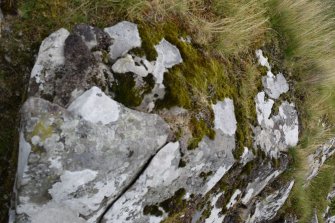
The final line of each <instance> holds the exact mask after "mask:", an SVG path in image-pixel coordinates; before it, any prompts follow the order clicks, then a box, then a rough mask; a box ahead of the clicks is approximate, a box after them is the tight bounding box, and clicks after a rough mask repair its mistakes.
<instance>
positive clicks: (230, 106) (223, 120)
mask: <svg viewBox="0 0 335 223" xmlns="http://www.w3.org/2000/svg"><path fill="white" fill-rule="evenodd" d="M212 108H213V111H214V116H215V117H214V125H215V129H219V130H221V131H222V132H223V133H224V134H226V135H229V136H233V135H234V134H235V132H236V129H237V122H236V118H235V113H234V103H233V100H231V99H229V98H226V99H225V100H224V101H223V102H222V101H219V102H218V103H216V104H215V105H212Z"/></svg>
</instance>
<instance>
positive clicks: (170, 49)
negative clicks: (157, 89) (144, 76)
mask: <svg viewBox="0 0 335 223" xmlns="http://www.w3.org/2000/svg"><path fill="white" fill-rule="evenodd" d="M155 49H156V51H157V54H158V56H157V59H156V63H155V68H154V71H153V75H154V77H155V78H156V83H157V84H162V83H163V80H164V73H165V72H166V71H167V69H168V68H172V67H173V66H175V65H177V64H180V63H182V62H183V59H182V57H181V55H180V52H179V49H178V48H177V47H176V46H174V45H173V44H171V43H170V42H168V41H167V40H165V39H162V40H161V41H160V42H159V44H157V45H156V46H155Z"/></svg>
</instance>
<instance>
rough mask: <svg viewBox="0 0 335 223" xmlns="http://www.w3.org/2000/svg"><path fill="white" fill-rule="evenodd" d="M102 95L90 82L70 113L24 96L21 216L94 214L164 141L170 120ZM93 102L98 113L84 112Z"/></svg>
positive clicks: (27, 219)
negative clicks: (94, 115)
mask: <svg viewBox="0 0 335 223" xmlns="http://www.w3.org/2000/svg"><path fill="white" fill-rule="evenodd" d="M97 94H98V95H97ZM106 97H107V96H106V95H104V93H102V92H101V91H100V90H98V89H97V88H93V89H91V90H90V91H88V92H86V93H84V95H82V96H80V97H79V98H78V99H77V100H78V101H77V100H76V101H74V102H73V106H70V107H71V108H72V109H71V110H72V111H73V112H74V113H72V112H70V111H67V110H65V109H63V108H61V107H60V106H57V105H55V104H51V103H49V102H47V101H44V100H43V99H39V98H30V99H29V100H28V101H27V102H26V103H25V105H24V107H23V109H22V114H23V122H22V130H21V143H20V157H19V160H20V162H19V170H18V180H17V191H18V200H17V210H16V211H17V221H18V222H30V221H33V220H34V219H39V222H43V221H44V222H45V221H48V219H45V218H44V217H48V213H49V212H50V214H53V213H58V214H60V215H63V217H66V216H68V219H67V221H64V222H82V221H83V219H84V220H85V221H87V222H95V220H96V219H97V218H98V217H99V216H100V215H101V213H102V212H103V211H104V208H106V207H107V205H108V204H109V203H110V202H112V201H113V200H114V199H115V198H116V197H117V196H118V195H120V194H121V193H122V191H123V190H124V189H125V188H126V187H127V185H129V184H130V182H132V180H134V179H135V178H136V177H137V174H138V173H140V171H141V169H142V168H143V167H144V165H145V164H146V162H147V161H148V160H149V159H150V157H151V156H153V155H154V154H155V153H156V152H157V151H158V150H159V149H160V147H162V146H163V145H164V144H165V142H166V140H167V138H168V135H169V127H168V126H167V124H165V122H164V121H163V120H162V119H161V118H159V117H158V116H157V115H149V114H144V113H140V112H136V111H132V110H130V109H127V108H125V107H123V106H122V105H120V104H117V105H115V104H112V109H110V108H111V104H110V103H111V99H107V98H106ZM85 99H86V100H85ZM95 100H97V101H95ZM97 102H98V103H97ZM114 103H115V102H114ZM97 105H98V106H97ZM90 106H92V107H91V111H92V112H94V113H95V114H101V116H102V117H100V118H99V117H94V118H93V119H92V118H91V116H87V115H88V114H87V113H86V111H88V110H89V107H90ZM104 106H106V107H104ZM116 108H117V109H116ZM83 110H84V111H85V112H83V113H82V112H81V111H83ZM117 111H118V112H119V114H118V115H117V116H116V115H115V112H117ZM105 112H106V113H107V112H109V113H110V117H112V121H111V120H110V119H109V118H108V117H107V115H106V114H105V116H103V114H104V113H105ZM76 113H77V114H78V115H80V116H82V117H83V118H81V117H80V116H77V115H76ZM106 117H107V121H106ZM96 118H98V120H97V119H96ZM85 119H86V120H89V121H86V120H85ZM91 121H93V122H91ZM79 216H80V217H79ZM73 219H75V220H73Z"/></svg>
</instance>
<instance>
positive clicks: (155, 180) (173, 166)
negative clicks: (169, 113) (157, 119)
mask: <svg viewBox="0 0 335 223" xmlns="http://www.w3.org/2000/svg"><path fill="white" fill-rule="evenodd" d="M232 109H233V108H232ZM217 115H223V114H222V113H216V116H217ZM224 125H225V123H223V126H224ZM224 128H226V127H225V126H224ZM234 134H235V132H233V134H232V135H227V134H224V133H223V131H222V130H220V129H217V130H216V138H215V139H214V140H210V139H208V138H207V137H205V138H204V139H203V140H202V141H201V142H200V143H199V146H198V148H197V149H195V150H192V151H190V150H188V151H185V154H183V160H184V161H185V162H186V164H185V166H184V167H180V166H179V163H180V160H181V154H180V151H179V143H174V144H172V143H171V144H169V145H167V146H165V147H164V148H163V149H162V150H161V151H160V152H159V153H158V154H157V155H156V156H155V157H154V158H153V160H152V161H151V163H150V164H149V166H148V167H147V169H146V170H145V172H144V173H143V174H142V175H141V176H140V178H139V180H138V181H136V183H135V184H134V185H133V186H132V187H131V188H130V189H129V190H128V191H127V192H126V193H125V194H124V195H123V196H122V197H121V198H120V199H119V200H118V201H117V202H116V203H115V204H113V205H112V207H111V209H110V210H109V211H108V212H107V213H106V215H105V216H104V220H103V222H139V223H141V222H143V223H144V222H161V220H163V219H164V218H166V217H167V215H168V213H166V212H165V211H164V210H163V209H162V210H161V212H162V215H161V216H159V217H157V216H151V215H144V213H143V210H144V208H145V207H146V206H150V205H156V204H157V203H160V202H162V201H164V200H166V199H168V198H170V197H172V196H173V194H174V193H175V192H176V191H178V190H180V189H183V190H185V193H186V195H185V197H184V199H186V200H187V199H189V198H188V197H187V194H195V195H200V196H203V195H205V194H206V193H208V192H209V191H210V190H211V189H212V188H213V187H214V186H215V185H216V184H217V182H218V181H219V180H220V179H221V178H222V177H223V176H224V175H225V174H226V172H227V171H228V170H229V169H230V168H231V167H232V165H233V164H234V163H235V159H234V157H233V154H232V152H233V150H234V148H235V137H234ZM202 172H204V173H208V172H212V175H210V176H209V177H208V178H206V179H203V178H201V176H199V173H202Z"/></svg>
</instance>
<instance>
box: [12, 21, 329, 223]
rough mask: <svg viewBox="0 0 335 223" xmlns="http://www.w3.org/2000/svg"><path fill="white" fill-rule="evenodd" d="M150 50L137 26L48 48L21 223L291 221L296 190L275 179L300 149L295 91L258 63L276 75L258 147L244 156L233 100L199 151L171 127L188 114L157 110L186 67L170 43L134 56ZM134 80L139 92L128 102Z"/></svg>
mask: <svg viewBox="0 0 335 223" xmlns="http://www.w3.org/2000/svg"><path fill="white" fill-rule="evenodd" d="M180 41H184V40H183V39H180ZM141 43H142V41H141V36H140V34H139V31H138V28H137V25H136V24H133V23H130V22H126V21H124V22H120V23H118V24H116V25H115V26H112V27H108V28H105V29H104V30H101V29H99V28H95V27H91V26H88V25H77V26H76V27H75V28H74V30H73V31H72V32H71V33H70V32H69V31H68V30H66V29H60V30H58V31H56V32H54V33H52V34H51V35H50V36H49V37H48V38H46V39H45V40H44V41H43V42H42V44H41V46H40V50H39V54H38V57H37V60H36V63H35V65H34V67H33V70H32V73H31V78H30V83H29V90H28V94H29V98H28V99H27V101H26V102H25V103H24V105H23V107H22V109H21V117H22V121H21V128H20V153H19V164H18V171H17V179H16V184H15V193H16V201H15V210H13V211H12V212H11V213H12V216H11V221H13V219H15V222H36V223H37V222H143V223H144V222H152V223H154V222H157V223H158V222H192V223H197V222H206V223H216V222H271V221H275V220H278V219H282V220H283V218H284V220H285V219H286V220H287V221H288V222H289V221H290V216H284V217H282V216H277V212H278V210H279V209H280V208H281V207H282V206H283V205H284V203H285V201H286V199H287V198H288V196H289V194H290V191H291V189H292V187H293V185H294V181H293V180H292V181H288V182H284V183H283V182H279V181H278V182H276V179H277V178H278V176H280V175H281V174H282V173H283V172H284V171H285V170H286V168H287V167H288V162H289V161H288V158H287V155H286V153H287V151H288V149H289V148H290V147H294V146H296V145H297V143H298V135H299V123H298V113H297V111H296V109H295V105H294V102H292V101H286V100H283V99H282V98H283V97H281V96H282V95H285V94H288V91H289V84H288V82H287V80H286V79H285V75H284V74H282V73H278V74H274V73H273V71H272V67H271V61H268V59H267V57H266V56H265V55H263V52H262V51H261V50H257V51H256V52H255V58H257V60H258V63H259V65H260V66H262V67H263V69H266V75H265V76H263V78H262V84H263V86H262V90H261V91H260V92H259V93H258V94H257V95H254V103H255V106H256V111H255V112H256V114H257V125H256V126H253V130H254V136H253V137H254V146H253V148H247V147H244V151H243V154H242V156H241V157H235V156H234V151H235V150H236V131H237V124H238V123H237V119H236V117H235V109H234V101H233V100H232V99H231V98H228V97H226V98H222V100H218V101H216V102H215V103H213V104H211V105H210V108H211V109H212V112H213V115H214V118H213V131H214V132H215V133H214V134H215V137H213V138H210V137H207V136H205V137H203V138H202V140H201V141H200V143H199V144H198V145H197V146H196V148H195V149H192V150H190V149H188V148H187V143H185V142H186V141H187V139H188V138H189V136H187V134H186V133H187V132H188V131H189V130H188V129H187V127H185V130H184V131H182V133H181V135H176V132H174V131H172V126H173V124H174V123H173V121H171V120H178V119H179V118H181V117H183V116H185V115H187V114H188V110H186V109H184V108H180V107H172V108H169V109H165V110H164V111H159V110H158V109H157V102H158V101H159V100H161V99H164V97H165V96H166V86H165V85H164V83H165V82H164V74H166V73H168V72H170V70H171V69H172V68H173V67H175V66H178V65H179V64H181V63H183V61H184V60H185V59H186V58H182V55H181V53H180V49H178V47H176V46H175V45H174V44H172V43H171V42H169V41H167V40H166V39H164V38H163V39H161V41H160V42H159V44H157V45H155V46H154V48H155V50H156V53H157V57H156V59H155V60H152V61H150V60H149V59H148V58H147V57H146V56H145V55H139V54H137V53H136V52H137V51H136V50H134V49H138V48H141ZM124 78H131V79H132V80H133V82H134V85H128V86H125V88H126V89H121V90H122V91H120V87H121V86H123V85H122V84H123V83H122V80H124ZM127 91H128V92H133V91H135V92H137V96H138V98H139V100H140V103H138V104H139V105H138V106H135V107H132V108H127V107H126V106H124V105H123V104H122V103H120V102H124V101H125V100H126V99H125V97H128V96H127V95H124V92H127ZM120 92H122V93H121V94H120ZM120 98H121V100H120ZM275 106H277V107H278V111H275V108H274V107H275ZM163 114H164V115H163ZM166 114H169V116H171V117H173V118H172V119H171V118H170V119H165V120H164V118H166ZM161 116H162V117H161ZM183 133H185V135H183ZM327 151H328V150H327ZM327 151H326V152H327ZM262 154H263V155H262ZM323 154H325V150H324V149H323V150H322V151H321V152H319V153H317V154H315V156H316V157H317V159H319V157H320V156H322V155H323ZM327 154H330V153H328V152H327ZM323 156H327V155H326V154H325V155H323ZM273 159H275V160H276V162H273V161H272V160H273ZM320 159H321V160H323V159H324V158H322V157H320ZM320 164H322V161H315V164H314V165H313V168H314V169H315V168H316V169H317V167H315V166H318V165H320ZM314 169H313V171H312V172H311V175H310V176H313V174H314V172H315V170H314Z"/></svg>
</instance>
